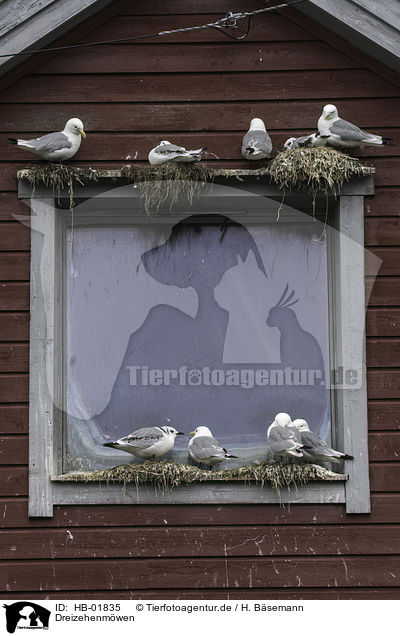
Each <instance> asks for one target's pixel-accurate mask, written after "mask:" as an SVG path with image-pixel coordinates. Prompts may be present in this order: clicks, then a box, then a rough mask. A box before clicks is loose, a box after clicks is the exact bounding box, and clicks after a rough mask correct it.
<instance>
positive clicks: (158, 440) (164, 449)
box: [103, 426, 184, 459]
mask: <svg viewBox="0 0 400 636" xmlns="http://www.w3.org/2000/svg"><path fill="white" fill-rule="evenodd" d="M177 435H184V433H179V432H178V431H177V430H176V429H175V428H173V427H172V426H152V427H149V428H139V429H138V430H137V431H133V433H130V435H127V436H126V437H121V439H117V440H116V441H115V442H107V443H106V444H103V446H107V447H109V448H115V449H116V450H123V451H126V452H127V453H130V454H131V455H135V457H144V458H145V459H154V458H156V457H160V456H161V455H165V453H168V451H170V450H171V448H172V447H173V446H174V443H175V437H176V436H177Z"/></svg>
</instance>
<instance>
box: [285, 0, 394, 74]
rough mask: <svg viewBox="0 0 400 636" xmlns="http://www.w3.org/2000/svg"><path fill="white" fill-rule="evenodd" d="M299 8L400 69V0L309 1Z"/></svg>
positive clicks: (369, 53) (372, 55)
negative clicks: (378, 0) (399, 1)
mask: <svg viewBox="0 0 400 636" xmlns="http://www.w3.org/2000/svg"><path fill="white" fill-rule="evenodd" d="M296 9H297V10H298V11H301V12H302V13H304V14H305V15H307V16H309V17H310V18H312V19H313V20H315V21H316V22H319V23H320V24H322V25H323V26H325V27H326V28H327V29H329V30H330V31H333V32H334V33H336V34H337V35H339V36H340V37H342V38H343V39H345V40H347V41H348V42H350V43H351V44H352V45H353V46H356V47H358V48H359V49H360V50H362V51H363V52H364V53H366V54H368V55H369V56H371V57H374V58H376V59H377V60H379V61H380V62H381V63H383V64H385V65H386V66H389V67H390V68H392V69H393V70H395V71H396V72H397V73H398V72H399V62H400V47H399V37H400V15H399V3H398V0H381V1H380V2H377V1H376V0H334V2H332V0H307V2H300V3H299V4H297V5H296Z"/></svg>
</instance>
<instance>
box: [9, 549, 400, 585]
mask: <svg viewBox="0 0 400 636" xmlns="http://www.w3.org/2000/svg"><path fill="white" fill-rule="evenodd" d="M78 573H79V574H78ZM0 576H1V577H2V578H1V579H0V585H1V587H3V589H4V587H5V581H8V585H9V587H8V589H9V590H10V591H12V590H16V589H17V590H20V591H24V592H28V591H30V590H34V591H39V590H42V591H43V590H48V589H50V590H51V589H54V587H55V586H57V587H58V588H59V589H61V590H62V589H71V590H74V589H75V590H77V589H82V588H83V589H87V590H90V589H97V588H98V585H99V581H101V582H102V586H103V587H104V589H125V590H126V589H135V588H141V589H146V588H153V589H157V588H158V589H168V588H170V587H174V586H176V584H177V583H178V582H179V587H181V588H189V587H192V585H193V580H195V581H196V583H197V586H198V587H199V588H210V589H212V588H221V587H223V586H225V587H226V588H229V587H236V586H237V587H266V588H268V587H277V586H279V587H282V586H287V587H326V586H327V582H328V583H329V585H335V584H336V585H337V586H342V587H347V586H351V587H353V586H355V585H359V584H360V585H361V586H380V587H386V586H388V587H391V586H393V583H396V582H397V579H398V577H399V576H400V557H397V556H392V555H390V556H367V557H365V556H357V557H331V558H327V557H318V559H317V558H315V557H313V558H305V557H300V558H285V557H274V558H270V557H269V558H267V557H259V558H257V559H248V558H237V557H231V558H230V559H224V558H221V559H216V558H214V559H205V558H198V559H197V558H194V559H178V560H174V559H168V558H167V559H129V560H125V559H119V560H117V561H113V560H111V559H107V560H104V561H102V560H101V559H99V560H79V561H77V562H68V561H58V560H56V559H52V560H51V561H50V562H35V561H32V562H31V563H30V566H29V568H28V567H27V566H26V564H24V563H15V562H11V563H5V564H4V566H3V568H2V571H1V574H0Z"/></svg>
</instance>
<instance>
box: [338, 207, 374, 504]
mask: <svg viewBox="0 0 400 636" xmlns="http://www.w3.org/2000/svg"><path fill="white" fill-rule="evenodd" d="M337 213H338V223H337V230H338V232H336V233H335V243H336V246H335V248H336V249H335V265H336V272H335V288H336V290H335V320H334V329H335V338H334V340H335V358H336V360H335V363H336V364H335V366H336V369H338V368H342V369H344V370H345V372H346V371H350V370H351V371H352V372H353V374H354V373H356V374H357V375H356V376H354V379H356V382H355V384H354V385H350V384H348V385H346V384H345V385H344V386H343V388H339V387H337V388H336V389H335V396H336V414H337V419H338V426H337V432H338V437H337V441H338V443H339V445H340V446H339V447H340V448H341V449H344V451H345V452H346V453H347V454H349V455H352V456H353V457H354V459H353V460H351V461H347V462H346V464H345V470H346V473H347V474H348V476H349V479H348V481H347V482H346V511H347V512H348V513H368V512H370V487H369V471H368V413H367V379H366V356H365V291H364V258H365V249H364V202H363V197H362V196H359V197H347V196H344V197H341V198H340V200H339V203H338V209H337Z"/></svg>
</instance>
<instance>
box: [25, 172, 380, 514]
mask: <svg viewBox="0 0 400 636" xmlns="http://www.w3.org/2000/svg"><path fill="white" fill-rule="evenodd" d="M227 172H228V171H227ZM231 172H232V174H231V176H230V177H229V176H228V177H227V176H226V175H225V176H224V177H223V178H222V179H221V181H220V183H222V184H224V185H227V184H228V185H229V186H232V187H235V188H241V189H243V190H246V191H251V192H253V193H255V194H259V195H262V196H266V197H278V198H282V191H281V190H279V189H278V188H277V187H276V186H274V185H270V184H268V183H267V182H266V180H265V179H263V180H260V179H257V177H256V176H248V175H249V174H250V175H252V174H253V175H254V173H251V172H249V171H242V173H241V174H239V175H238V172H239V171H231ZM237 176H240V178H241V179H242V181H238V180H237ZM110 177H113V181H111V179H110ZM116 177H117V181H116V180H115V179H116ZM216 182H218V178H216ZM124 184H126V181H124V180H123V178H121V177H119V178H118V174H114V175H111V174H109V173H107V176H103V178H102V179H101V180H100V181H99V183H97V184H90V185H85V186H78V187H76V188H75V189H74V195H75V197H76V198H84V199H87V198H88V197H91V196H95V195H96V194H100V193H102V192H104V191H106V190H108V189H110V188H113V189H114V188H116V187H117V186H118V185H124ZM373 192H374V188H373V178H372V177H365V178H362V179H356V180H353V181H350V182H349V183H347V184H346V185H345V186H343V188H342V189H341V191H340V192H339V193H338V195H337V198H336V204H335V205H334V207H333V209H332V217H333V218H332V226H333V227H334V228H335V229H336V230H337V232H334V233H333V238H332V250H331V259H332V260H331V262H332V265H333V267H334V276H333V289H332V302H331V303H330V305H331V306H330V313H331V314H332V319H331V328H332V329H333V334H332V341H333V343H334V347H333V349H334V350H333V355H334V359H335V368H338V367H340V366H342V367H343V368H347V369H351V368H354V369H358V370H359V371H360V372H361V374H362V378H361V384H362V386H361V388H360V389H356V390H343V391H337V392H335V404H334V410H335V413H336V421H337V423H340V424H338V425H337V427H336V432H335V434H336V443H337V444H338V447H340V448H341V449H343V450H344V452H346V453H348V454H351V455H353V456H354V460H353V461H351V462H347V463H346V471H347V473H346V475H347V479H345V478H344V479H343V481H332V482H326V481H325V482H309V483H308V484H306V485H305V486H299V487H298V488H297V489H290V490H289V489H287V488H285V489H282V491H281V492H280V494H279V495H278V494H277V493H276V492H274V491H273V490H272V488H270V487H269V486H264V487H263V488H261V487H260V486H259V485H258V484H243V483H240V482H229V483H222V482H218V481H215V482H209V483H202V484H201V494H200V489H199V487H198V485H196V484H194V485H190V486H181V487H178V488H173V489H172V490H171V491H168V492H165V493H163V494H162V495H161V494H159V493H156V492H155V490H154V488H153V487H152V486H140V487H136V486H135V485H134V484H128V485H127V486H126V487H125V488H122V486H121V484H107V485H106V484H102V483H87V484H85V483H81V482H65V481H59V480H57V474H59V467H60V457H61V455H62V451H63V448H62V447H63V440H62V434H61V430H62V426H61V418H62V413H61V411H60V410H59V409H57V407H56V406H55V405H54V403H53V400H52V398H51V395H55V396H56V400H55V401H56V403H62V402H63V396H62V391H63V387H62V384H63V383H60V382H59V381H58V380H57V378H59V377H61V376H60V373H62V368H60V364H61V362H60V361H62V356H60V355H55V352H57V351H61V350H62V347H63V316H62V284H63V283H62V275H61V274H62V262H63V259H62V258H61V257H60V255H61V254H62V253H63V245H62V223H61V216H62V215H60V214H57V211H58V210H59V208H58V206H57V203H58V201H60V200H62V201H63V202H67V201H69V192H64V191H63V192H60V193H57V194H55V193H54V192H53V191H52V190H51V189H48V188H45V187H38V186H36V188H35V189H34V190H33V189H32V187H31V186H30V185H29V183H28V182H27V180H26V179H24V178H21V179H20V181H19V198H20V199H22V200H24V201H25V202H27V203H28V205H30V207H31V215H32V216H33V217H34V218H35V223H34V224H32V225H33V227H32V229H31V301H30V308H31V325H30V385H29V515H30V516H32V517H51V516H52V515H53V506H54V505H74V504H76V505H77V504H154V505H156V504H186V503H191V504H193V503H198V504H223V503H227V504H228V503H231V504H232V503H237V504H241V503H247V504H249V503H254V504H269V503H271V504H272V503H292V504H294V503H316V504H317V503H318V504H319V503H341V504H343V503H345V504H346V512H347V513H368V512H370V489H369V474H368V440H367V435H368V424H367V389H366V364H365V290H364V275H365V272H364V196H366V195H370V194H373ZM133 195H135V191H134V190H133ZM117 196H118V195H117ZM113 200H114V204H115V191H114V193H113ZM285 202H287V203H289V204H291V205H293V207H296V206H299V207H300V209H304V208H306V207H308V208H311V207H312V197H311V195H309V194H306V193H300V192H292V193H289V194H288V193H287V194H286V199H285ZM65 205H67V203H65ZM38 227H40V229H41V232H43V233H46V236H48V237H51V240H49V241H48V242H47V244H46V250H44V253H43V257H42V251H43V238H42V236H41V234H40V233H39V232H37V231H35V229H34V228H38ZM350 243H351V249H349V247H350ZM46 356H47V357H48V356H50V357H51V360H50V363H51V367H52V369H53V373H52V376H51V377H50V378H49V377H48V376H47V371H46ZM48 382H49V383H52V386H51V387H50V390H49V388H48Z"/></svg>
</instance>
